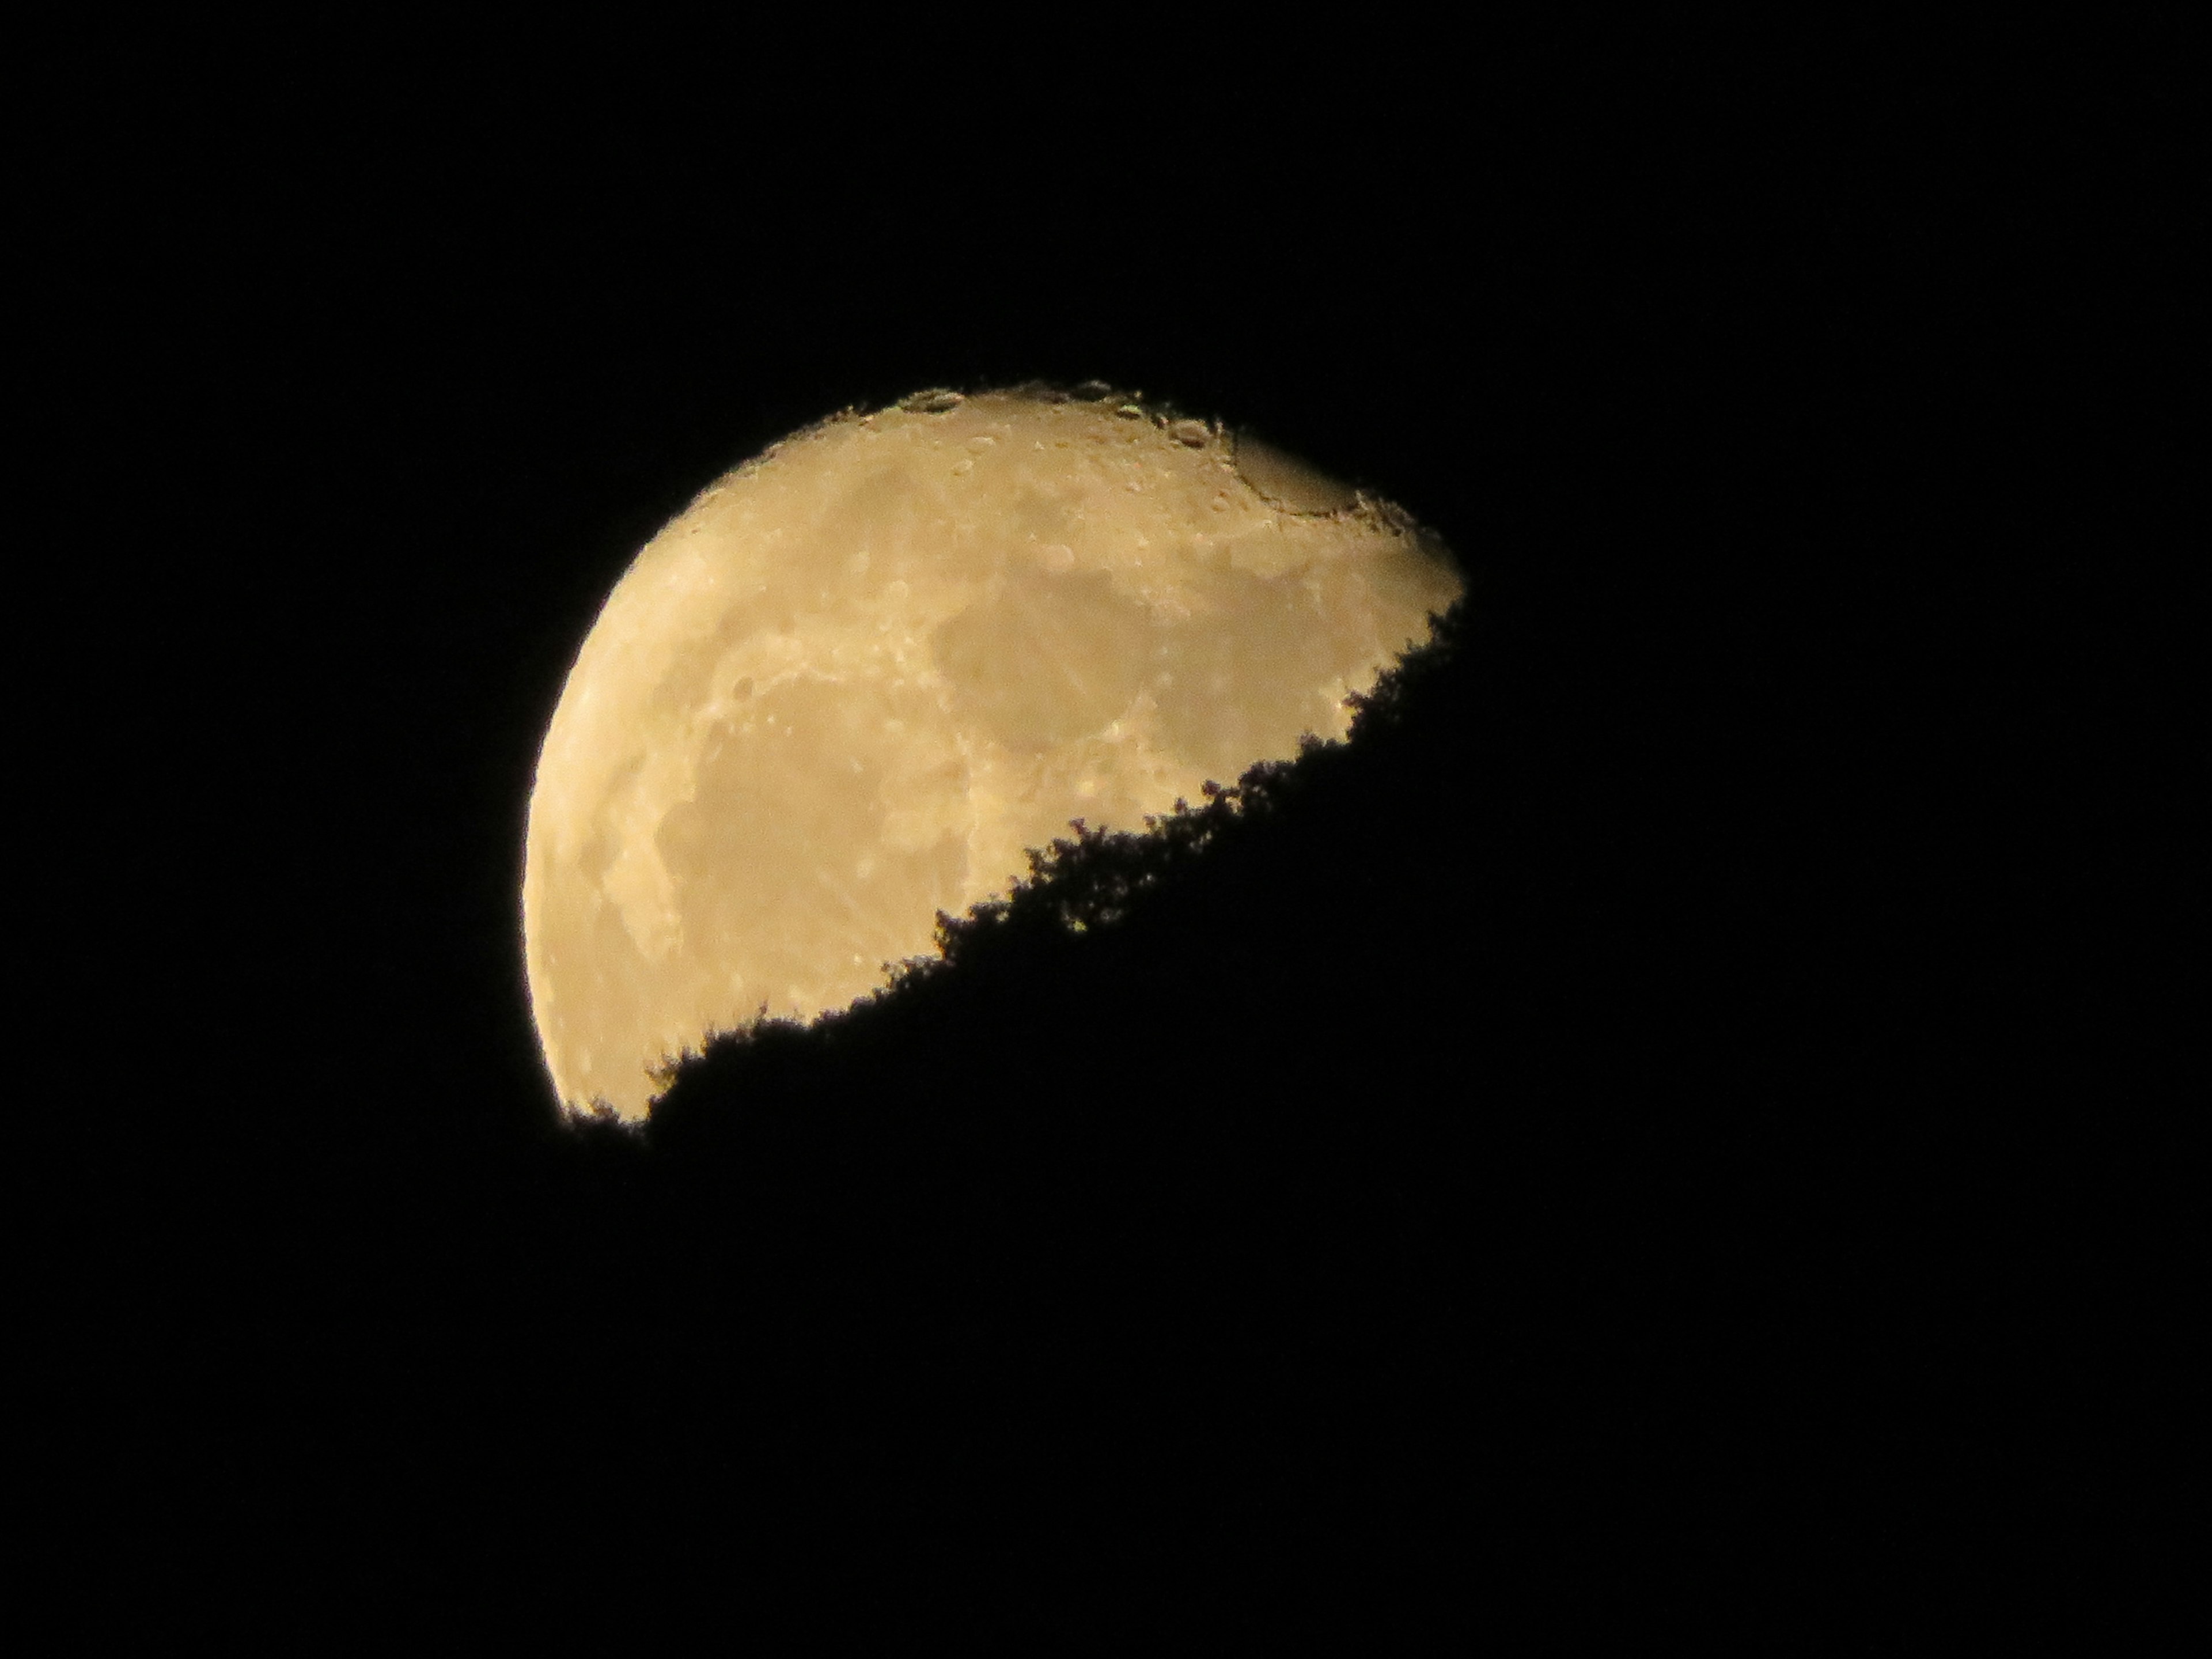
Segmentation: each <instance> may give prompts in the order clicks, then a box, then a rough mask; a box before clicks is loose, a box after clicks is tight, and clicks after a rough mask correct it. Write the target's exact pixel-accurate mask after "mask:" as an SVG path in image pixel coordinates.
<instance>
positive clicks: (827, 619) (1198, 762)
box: [523, 392, 1461, 1119]
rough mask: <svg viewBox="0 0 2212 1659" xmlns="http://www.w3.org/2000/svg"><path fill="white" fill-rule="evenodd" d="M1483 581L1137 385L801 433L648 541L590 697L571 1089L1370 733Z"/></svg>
mask: <svg viewBox="0 0 2212 1659" xmlns="http://www.w3.org/2000/svg"><path fill="white" fill-rule="evenodd" d="M1460 590H1461V583H1460V580H1459V578H1458V576H1457V574H1455V571H1454V568H1453V567H1452V565H1451V562H1450V561H1449V557H1448V556H1446V555H1445V554H1444V552H1443V549H1442V547H1441V545H1440V544H1437V542H1436V541H1435V540H1434V538H1431V537H1430V536H1429V535H1428V534H1427V533H1426V532H1423V531H1421V530H1419V528H1418V527H1417V526H1413V524H1412V523H1411V521H1410V520H1407V518H1406V517H1405V515H1404V514H1402V513H1399V512H1397V511H1396V510H1395V509H1394V508H1391V507H1389V506H1387V505H1386V504H1383V503H1381V502H1377V501H1372V500H1370V499H1369V498H1367V497H1365V496H1363V495H1356V494H1355V493H1354V492H1352V490H1350V489H1347V488H1346V487H1344V486H1342V485H1340V484H1338V483H1335V482H1334V480H1331V479H1328V478H1327V477H1323V476H1322V475H1321V474H1318V473H1316V472H1315V471H1312V470H1311V469H1310V468H1307V467H1304V466H1303V465H1301V464H1300V463H1298V462H1297V461H1294V460H1292V459H1291V458H1289V457H1287V456H1284V455H1281V454H1279V453H1276V452H1273V451H1271V450H1267V449H1265V448H1263V447H1261V446H1259V445H1258V444H1257V443H1256V442H1255V441H1250V440H1242V441H1240V440H1238V439H1237V438H1235V437H1233V436H1232V435H1229V434H1227V433H1225V432H1224V431H1223V430H1222V429H1221V428H1218V427H1217V426H1214V425H1211V424H1207V423H1203V422H1194V421H1176V420H1172V419H1170V418H1169V417H1168V416H1165V415H1161V414H1156V413H1153V412H1152V411H1150V410H1146V409H1145V408H1144V407H1143V406H1142V405H1141V404H1137V403H1134V402H1132V401H1129V400H1127V399H1124V398H1118V397H1111V398H1104V399H1101V400H1093V401H1083V400H1078V399H1069V398H1060V397H1057V396H1055V395H1053V394H1047V393H1036V392H995V393H987V394H981V395H977V396H974V397H968V398H957V397H955V396H954V395H952V394H950V393H940V394H924V395H921V396H919V397H916V398H909V399H908V400H907V401H906V403H904V404H901V405H899V406H898V407H896V408H893V409H889V410H882V411H880V412H878V413H875V414H872V415H857V414H850V413H848V414H845V415H841V416H836V417H835V418H833V419H830V420H829V421H826V422H823V423H822V424H820V425H818V426H817V427H814V428H811V429H810V430H808V431H805V432H803V433H801V434H799V435H796V436H794V437H793V438H791V439H789V440H787V441H784V442H782V443H781V444H777V445H774V446H771V447H769V450H768V451H767V452H766V453H763V454H762V455H761V456H759V457H758V458H757V459H753V460H751V461H749V462H747V463H745V464H744V465H742V466H739V467H738V468H737V469H736V470H735V471H732V472H731V473H729V474H728V475H727V476H726V477H723V478H721V479H720V480H719V481H718V482H716V483H714V484H713V485H712V486H710V487H709V488H708V489H706V490H705V491H704V492H702V494H701V495H699V497H698V498H697V499H696V501H693V502H692V503H691V505H690V507H688V508H687V509H686V510H685V511H684V513H682V514H680V515H679V516H678V518H677V519H675V520H673V521H672V522H671V523H670V524H669V525H668V526H667V527H666V528H665V529H664V530H662V531H661V532H660V533H659V535H657V536H655V537H654V538H653V540H652V541H651V542H650V543H648V544H647V545H646V547H645V548H644V549H643V550H642V551H641V552H640V553H639V554H638V556H637V558H636V560H635V562H634V563H633V564H632V565H631V567H630V568H629V572H628V573H627V574H625V575H624V576H623V579H622V580H621V581H620V583H619V584H617V586H616V587H615V589H614V592H613V593H612V594H611V596H610V597H609V599H608V600H607V602H606V605H605V607H604V609H603V610H602V611H600V613H599V619H598V621H597V622H596V623H595V624H594V625H593V627H592V630H591V633H590V635H589V636H588V637H587V638H586V640H585V641H584V645H583V647H582V650H581V651H580V653H579V654H578V656H577V659H576V661H575V665H574V667H573V668H572V669H571V671H570V672H569V675H568V682H567V684H566V685H565V687H564V688H563V690H562V696H561V701H560V703H559V705H558V707H557V708H556V711H555V713H554V715H553V720H552V723H551V726H550V729H549V730H548V732H547V733H546V737H545V741H544V748H543V750H542V751H541V753H540V755H539V758H538V772H537V778H536V781H535V785H534V787H533V789H532V795H531V800H530V819H529V830H528V839H527V845H526V857H525V871H524V879H523V933H524V942H525V955H526V961H527V967H528V975H529V984H530V994H531V1000H532V1011H533V1013H534V1016H535V1018H536V1021H537V1025H538V1035H539V1038H540V1040H541V1042H542V1043H543V1045H544V1053H545V1058H546V1063H547V1066H548V1067H549V1069H550V1072H551V1073H552V1077H553V1081H554V1085H555V1087H556V1091H558V1093H559V1095H560V1097H561V1098H562V1101H563V1103H566V1104H567V1105H568V1106H569V1107H571V1108H572V1109H582V1108H586V1107H589V1106H592V1105H594V1104H597V1105H599V1106H603V1107H605V1108H607V1109H611V1110H612V1111H613V1112H615V1113H616V1114H617V1115H619V1116H622V1117H624V1118H629V1119H636V1118H641V1117H642V1116H643V1115H645V1114H646V1113H647V1110H648V1109H649V1107H650V1104H651V1102H652V1099H653V1097H654V1096H655V1095H656V1094H657V1093H658V1092H659V1089H660V1087H661V1086H662V1085H661V1084H660V1083H659V1081H657V1080H656V1078H655V1075H654V1073H655V1072H656V1071H657V1070H659V1069H660V1068H662V1067H664V1066H665V1065H666V1064H667V1063H668V1062H669V1061H671V1060H673V1059H675V1058H677V1057H678V1056H680V1055H681V1054H684V1053H686V1052H690V1051H695V1050H696V1049H697V1048H700V1047H701V1046H702V1044H703V1043H704V1042H705V1041H706V1040H707V1038H708V1036H711V1035H713V1034H714V1033H715V1032H718V1031H723V1030H732V1029H739V1028H742V1027H744V1026H745V1025H747V1024H750V1022H751V1021H752V1020H753V1019H754V1018H757V1017H758V1016H759V1015H761V1014H762V1013H763V1012H765V1013H766V1014H768V1015H769V1016H771V1017H775V1016H785V1017H795V1018H812V1017H814V1016H816V1015H818V1014H821V1013H823V1012H828V1011H830V1010H834V1009H838V1008H842V1007H844V1006H848V1004H850V1003H852V1002H853V1001H854V1000H856V999H858V998H860V997H862V996H864V995H866V994H868V993H870V992H871V991H872V990H874V989H877V988H878V987H880V986H881V985H883V984H884V982H885V980H886V978H887V973H886V967H887V965H888V964H891V963H897V962H899V961H902V960H903V959H905V958H908V957H917V956H926V955H928V954H930V953H931V952H932V951H933V948H934V940H935V928H936V917H937V914H938V912H939V911H940V910H943V911H947V912H951V913H952V914H954V915H958V914H960V913H962V912H963V911H965V910H966V909H967V908H969V907H970V906H971V905H973V904H975V903H976V902H979V901H981V900H982V899H984V898H987V897H988V896H993V895H994V894H1003V893H1005V892H1006V890H1008V889H1009V888H1010V887H1011V886H1012V884H1013V883H1014V881H1015V880H1016V879H1017V878H1019V877H1020V876H1022V875H1024V874H1025V873H1026V871H1027V862H1026V859H1025V856H1024V854H1025V851H1026V849H1029V848H1038V847H1043V846H1045V845H1047V844H1048V843H1049V842H1051V841H1052V840H1053V839H1054V837H1055V836H1062V835H1065V834H1066V832H1067V825H1068V823H1069V821H1070V820H1072V819H1076V818H1080V819H1083V820H1084V821H1085V823H1088V824H1090V825H1091V826H1092V827H1093V828H1102V829H1140V828H1142V827H1143V824H1144V821H1145V819H1146V817H1147V816H1148V815H1157V814H1160V813H1164V812H1166V811H1170V810H1171V809H1172V807H1173V806H1174V805H1175V803H1176V800H1177V799H1196V798H1197V796H1198V795H1199V793H1200V787H1201V786H1202V785H1203V784H1204V783H1205V782H1206V781H1207V780H1209V779H1212V780H1216V781H1221V782H1224V783H1227V782H1231V781H1234V780H1235V779H1236V778H1237V776H1238V775H1241V774H1242V773H1243V770H1244V769H1246V768H1247V767H1249V766H1250V765H1251V764H1253V763H1255V762H1256V761H1260V760H1263V759H1276V758H1288V757H1291V756H1292V755H1294V754H1295V753H1296V752H1297V749H1298V745H1299V743H1300V740H1301V738H1303V737H1304V736H1306V735H1307V734H1312V735H1315V736H1318V737H1320V738H1338V737H1341V736H1342V735H1343V734H1344V732H1346V728H1347V726H1348V722H1349V711H1348V709H1347V708H1346V701H1345V699H1346V696H1347V694H1348V693H1351V692H1354V691H1362V690H1367V689H1369V688H1370V687H1371V686H1372V685H1373V684H1374V683H1375V681H1376V678H1377V677H1378V676H1379V674H1380V673H1381V672H1382V671H1383V669H1384V668H1386V667H1388V666H1389V665H1390V664H1391V663H1392V662H1394V661H1395V660H1396V659H1398V658H1399V656H1400V655H1401V653H1403V652H1404V651H1406V650H1407V648H1409V647H1412V646H1414V645H1417V644H1419V643H1420V642H1422V641H1425V640H1426V639H1427V638H1428V636H1429V631H1430V621H1429V619H1430V617H1431V615H1432V614H1433V613H1439V612H1441V611H1443V610H1445V609H1446V608H1448V607H1449V605H1450V604H1451V603H1452V601H1453V600H1454V599H1456V598H1457V597H1458V595H1459V592H1460Z"/></svg>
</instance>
